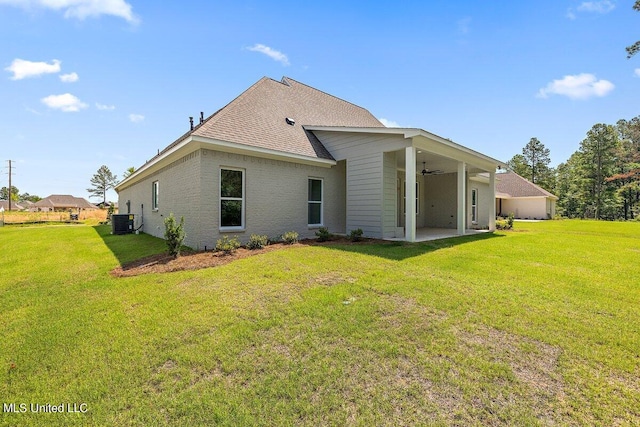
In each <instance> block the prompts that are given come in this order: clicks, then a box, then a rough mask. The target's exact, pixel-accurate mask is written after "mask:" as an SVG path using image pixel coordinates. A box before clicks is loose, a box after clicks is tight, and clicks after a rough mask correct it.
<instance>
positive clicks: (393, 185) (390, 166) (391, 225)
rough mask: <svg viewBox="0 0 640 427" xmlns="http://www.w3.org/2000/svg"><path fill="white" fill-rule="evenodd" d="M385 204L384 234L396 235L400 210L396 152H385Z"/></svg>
mask: <svg viewBox="0 0 640 427" xmlns="http://www.w3.org/2000/svg"><path fill="white" fill-rule="evenodd" d="M383 169H384V171H383V190H382V193H383V204H382V236H383V237H385V238H392V237H396V226H397V223H398V221H397V218H396V216H397V211H398V200H397V198H398V179H397V174H396V153H395V152H392V153H384V154H383Z"/></svg>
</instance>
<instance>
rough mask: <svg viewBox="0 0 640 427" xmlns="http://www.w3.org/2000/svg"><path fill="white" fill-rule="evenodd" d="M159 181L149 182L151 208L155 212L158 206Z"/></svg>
mask: <svg viewBox="0 0 640 427" xmlns="http://www.w3.org/2000/svg"><path fill="white" fill-rule="evenodd" d="M159 201H160V183H159V181H157V180H156V181H153V182H152V183H151V210H152V211H153V212H157V211H158V209H159V206H160V203H159Z"/></svg>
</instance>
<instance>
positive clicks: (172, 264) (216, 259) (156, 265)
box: [111, 237, 389, 284]
mask: <svg viewBox="0 0 640 427" xmlns="http://www.w3.org/2000/svg"><path fill="white" fill-rule="evenodd" d="M377 243H387V244H388V243H389V242H388V241H385V240H379V239H362V240H361V241H359V242H352V241H350V240H349V239H347V238H344V237H337V238H334V239H332V240H330V241H327V242H318V241H317V240H311V239H310V240H301V241H300V242H298V243H294V244H292V245H288V244H284V243H275V244H272V245H268V246H265V247H264V248H262V249H253V250H251V249H247V248H239V249H238V250H237V251H236V252H235V253H233V254H225V253H224V252H211V251H194V252H186V253H183V254H182V255H181V256H179V257H178V258H174V257H172V256H171V255H168V254H166V253H162V254H156V255H151V256H148V257H144V258H140V259H138V260H135V261H132V262H128V263H126V264H124V265H122V266H120V267H117V268H114V269H113V270H111V275H112V276H114V277H130V276H138V275H140V274H149V273H168V272H172V271H183V270H199V269H202V268H210V267H217V266H220V265H225V264H229V263H230V262H233V261H236V260H239V259H243V258H247V257H250V256H254V255H260V254H264V253H267V252H271V251H277V250H280V249H285V248H292V247H300V246H330V245H370V244H377ZM328 284H330V283H328Z"/></svg>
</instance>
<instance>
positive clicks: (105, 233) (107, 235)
mask: <svg viewBox="0 0 640 427" xmlns="http://www.w3.org/2000/svg"><path fill="white" fill-rule="evenodd" d="M93 229H94V230H95V232H96V233H97V234H98V236H100V238H101V239H102V241H103V242H104V244H105V245H106V246H107V248H109V250H110V251H111V252H112V253H113V255H114V256H115V257H116V258H117V259H118V262H119V263H120V265H121V266H122V265H125V264H127V263H130V262H132V261H135V260H137V259H140V258H144V257H147V256H150V255H155V254H159V253H162V252H165V251H166V250H167V245H166V243H165V241H164V240H162V239H158V238H157V237H153V236H151V235H149V234H144V233H141V234H111V226H109V225H96V226H94V227H93Z"/></svg>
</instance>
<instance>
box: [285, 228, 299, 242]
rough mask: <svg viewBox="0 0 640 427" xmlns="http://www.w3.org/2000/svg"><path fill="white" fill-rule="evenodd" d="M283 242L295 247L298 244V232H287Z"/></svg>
mask: <svg viewBox="0 0 640 427" xmlns="http://www.w3.org/2000/svg"><path fill="white" fill-rule="evenodd" d="M282 241H283V242H284V243H285V244H287V245H293V244H294V243H297V242H298V232H296V231H287V232H286V233H284V234H283V235H282Z"/></svg>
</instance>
